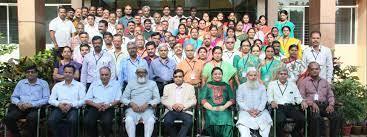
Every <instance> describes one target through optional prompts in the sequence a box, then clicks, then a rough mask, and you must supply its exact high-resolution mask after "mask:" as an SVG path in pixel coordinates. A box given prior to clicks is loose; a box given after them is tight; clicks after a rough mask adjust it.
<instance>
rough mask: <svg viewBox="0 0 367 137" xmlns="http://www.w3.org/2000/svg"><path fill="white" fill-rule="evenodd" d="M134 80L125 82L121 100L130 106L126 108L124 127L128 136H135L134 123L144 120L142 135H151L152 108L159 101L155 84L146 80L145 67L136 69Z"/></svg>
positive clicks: (146, 136) (147, 136) (148, 136)
mask: <svg viewBox="0 0 367 137" xmlns="http://www.w3.org/2000/svg"><path fill="white" fill-rule="evenodd" d="M135 73H136V75H137V79H136V80H131V81H129V83H128V84H127V86H126V88H125V91H124V92H123V94H122V97H121V102H122V103H123V104H124V105H128V106H129V107H130V108H128V109H127V110H126V119H125V122H126V123H125V127H126V131H127V134H128V136H129V137H135V128H136V125H137V124H138V123H139V122H140V121H142V122H144V132H145V133H144V137H151V136H152V133H153V129H154V123H155V116H154V108H155V107H156V105H157V104H158V103H159V102H160V97H159V91H158V87H157V84H156V83H155V82H154V81H152V80H148V78H147V70H146V69H145V68H138V69H136V72H135Z"/></svg>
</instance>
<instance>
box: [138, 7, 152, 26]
mask: <svg viewBox="0 0 367 137" xmlns="http://www.w3.org/2000/svg"><path fill="white" fill-rule="evenodd" d="M141 10H142V11H143V16H142V17H141V23H142V24H143V23H144V24H145V20H146V19H150V20H151V21H152V24H154V23H153V20H154V18H153V17H152V16H150V7H149V6H144V7H142V8H141Z"/></svg>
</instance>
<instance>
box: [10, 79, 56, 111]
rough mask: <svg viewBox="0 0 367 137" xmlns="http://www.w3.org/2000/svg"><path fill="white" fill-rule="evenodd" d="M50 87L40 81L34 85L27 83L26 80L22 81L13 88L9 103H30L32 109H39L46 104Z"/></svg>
mask: <svg viewBox="0 0 367 137" xmlns="http://www.w3.org/2000/svg"><path fill="white" fill-rule="evenodd" d="M49 88H50V87H49V86H48V83H47V82H46V81H44V80H42V79H37V81H36V83H34V84H31V83H29V81H28V79H23V80H20V81H19V82H18V84H17V85H16V86H15V89H14V92H13V94H12V95H11V103H13V104H15V105H17V104H18V103H31V104H32V106H33V107H39V106H42V105H44V104H47V101H48V98H49V97H50V89H49Z"/></svg>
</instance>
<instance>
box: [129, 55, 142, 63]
mask: <svg viewBox="0 0 367 137" xmlns="http://www.w3.org/2000/svg"><path fill="white" fill-rule="evenodd" d="M127 60H129V61H131V62H134V63H135V62H138V63H139V62H140V60H141V58H140V57H139V56H136V58H135V61H133V60H131V57H129V58H128V59H127Z"/></svg>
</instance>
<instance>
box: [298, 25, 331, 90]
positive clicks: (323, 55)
mask: <svg viewBox="0 0 367 137" xmlns="http://www.w3.org/2000/svg"><path fill="white" fill-rule="evenodd" d="M320 39H321V32H319V31H313V32H312V33H311V46H310V47H307V48H306V49H305V50H303V57H302V60H303V62H305V63H306V65H308V64H309V63H310V62H313V61H315V62H317V63H319V65H320V68H321V71H320V77H321V78H324V79H326V80H327V81H328V82H329V83H331V82H332V79H333V71H334V68H333V56H332V52H331V50H330V49H329V48H328V47H325V46H323V45H320Z"/></svg>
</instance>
